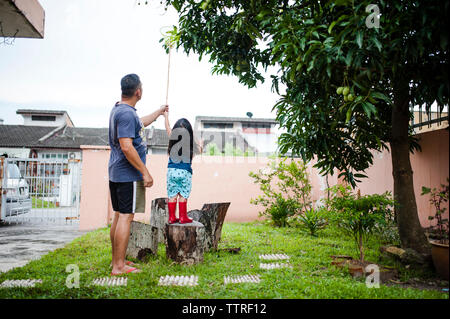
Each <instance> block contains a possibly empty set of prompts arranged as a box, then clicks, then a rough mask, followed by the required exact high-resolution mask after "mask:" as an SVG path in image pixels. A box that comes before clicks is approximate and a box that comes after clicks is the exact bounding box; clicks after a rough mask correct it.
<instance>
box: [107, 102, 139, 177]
mask: <svg viewBox="0 0 450 319" xmlns="http://www.w3.org/2000/svg"><path fill="white" fill-rule="evenodd" d="M122 137H129V138H131V139H133V146H134V148H135V149H136V151H137V152H138V154H139V157H140V158H141V160H142V162H143V163H144V164H145V155H146V154H147V141H146V138H145V133H144V125H143V124H142V122H141V120H140V119H139V117H138V116H137V114H136V109H135V108H134V107H132V106H130V105H128V104H119V103H116V105H115V106H114V107H113V109H112V110H111V115H110V117H109V146H110V147H111V155H110V157H109V164H108V172H109V180H110V181H111V182H116V183H117V182H134V181H141V180H142V179H143V178H142V174H141V172H139V171H138V170H137V169H136V168H135V167H134V166H133V165H131V164H130V162H128V160H127V158H126V157H125V154H124V153H123V152H122V149H121V148H120V144H119V138H122Z"/></svg>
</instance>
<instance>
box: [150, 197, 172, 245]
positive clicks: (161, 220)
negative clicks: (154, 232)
mask: <svg viewBox="0 0 450 319" xmlns="http://www.w3.org/2000/svg"><path fill="white" fill-rule="evenodd" d="M168 201H169V199H168V198H165V197H163V198H156V199H154V200H152V208H151V213H150V225H152V226H154V227H156V228H158V242H159V243H164V244H165V243H166V239H165V228H166V225H168V223H169V209H168V207H167V203H168Z"/></svg>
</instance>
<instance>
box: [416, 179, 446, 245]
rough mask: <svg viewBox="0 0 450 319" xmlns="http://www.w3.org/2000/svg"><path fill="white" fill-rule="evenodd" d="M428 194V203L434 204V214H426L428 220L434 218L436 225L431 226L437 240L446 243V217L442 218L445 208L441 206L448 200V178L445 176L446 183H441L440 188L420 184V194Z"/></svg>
mask: <svg viewBox="0 0 450 319" xmlns="http://www.w3.org/2000/svg"><path fill="white" fill-rule="evenodd" d="M426 194H430V203H431V204H432V205H433V206H434V209H435V213H434V216H428V219H429V220H434V219H436V225H435V226H434V227H433V228H435V229H436V230H437V233H438V237H439V242H440V243H441V244H448V237H449V227H448V218H442V215H444V213H445V211H446V210H447V208H445V207H443V204H444V203H445V202H448V197H449V179H448V178H447V185H444V184H441V188H440V189H436V188H433V189H431V188H428V187H425V186H422V195H426Z"/></svg>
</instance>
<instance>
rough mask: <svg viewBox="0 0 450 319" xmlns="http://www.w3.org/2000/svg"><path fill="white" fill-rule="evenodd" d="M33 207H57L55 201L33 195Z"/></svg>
mask: <svg viewBox="0 0 450 319" xmlns="http://www.w3.org/2000/svg"><path fill="white" fill-rule="evenodd" d="M31 204H32V208H56V205H55V203H53V202H49V201H44V200H42V199H40V198H37V197H31Z"/></svg>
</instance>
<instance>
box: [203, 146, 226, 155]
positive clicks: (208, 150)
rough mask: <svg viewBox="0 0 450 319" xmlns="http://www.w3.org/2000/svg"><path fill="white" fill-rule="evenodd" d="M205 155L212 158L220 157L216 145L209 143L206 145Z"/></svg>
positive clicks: (220, 153)
mask: <svg viewBox="0 0 450 319" xmlns="http://www.w3.org/2000/svg"><path fill="white" fill-rule="evenodd" d="M205 154H206V155H210V156H214V155H222V152H221V151H220V149H219V147H218V146H217V144H216V143H209V144H208V145H206V150H205Z"/></svg>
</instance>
